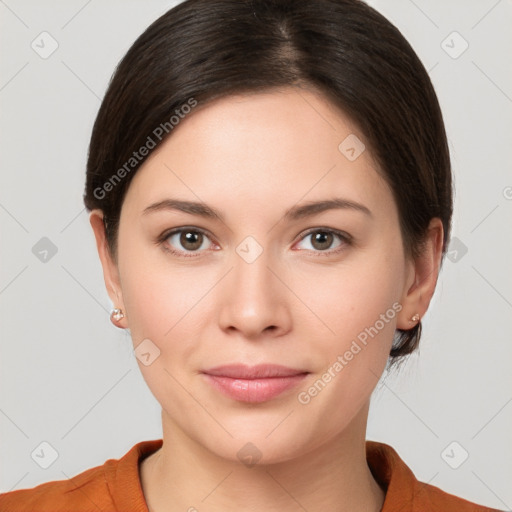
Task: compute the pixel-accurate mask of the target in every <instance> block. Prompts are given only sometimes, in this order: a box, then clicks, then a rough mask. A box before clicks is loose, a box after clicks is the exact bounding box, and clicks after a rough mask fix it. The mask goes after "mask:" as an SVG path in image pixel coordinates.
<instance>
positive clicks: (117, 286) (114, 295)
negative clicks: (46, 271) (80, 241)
mask: <svg viewBox="0 0 512 512" xmlns="http://www.w3.org/2000/svg"><path fill="white" fill-rule="evenodd" d="M89 222H90V223H91V227H92V230H93V232H94V237H95V238H96V247H97V249H98V255H99V257H100V261H101V266H102V267H103V279H104V280H105V287H106V288H107V293H108V295H109V297H110V300H111V301H112V302H113V304H114V307H115V308H119V309H122V310H123V313H124V315H125V316H124V318H122V319H120V320H118V321H115V325H116V326H117V327H120V328H122V329H126V328H127V327H128V325H127V318H126V309H125V307H124V302H123V293H122V290H121V280H120V278H119V270H118V267H117V263H116V262H115V261H114V259H113V257H112V254H111V253H110V249H109V247H108V243H107V238H106V234H105V224H104V223H103V212H102V211H101V210H98V209H96V210H92V211H91V213H90V215H89Z"/></svg>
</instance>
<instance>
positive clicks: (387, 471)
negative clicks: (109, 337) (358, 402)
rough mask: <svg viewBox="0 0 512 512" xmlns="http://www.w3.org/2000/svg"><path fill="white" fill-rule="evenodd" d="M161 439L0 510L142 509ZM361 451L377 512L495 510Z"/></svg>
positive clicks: (13, 495) (3, 497)
mask: <svg viewBox="0 0 512 512" xmlns="http://www.w3.org/2000/svg"><path fill="white" fill-rule="evenodd" d="M162 443H163V440H162V439H156V440H152V441H143V442H140V443H137V444H136V445H135V446H133V447H132V448H131V449H130V451H129V452H127V453H126V454H125V455H124V456H123V457H121V458H120V459H109V460H107V461H106V462H105V463H104V464H103V465H102V466H96V467H94V468H91V469H88V470H86V471H84V472H82V473H80V474H78V475H76V476H74V477H73V478H71V479H69V480H57V481H53V482H47V483H44V484H40V485H38V486H36V487H33V488H32V489H20V490H17V491H11V492H8V493H4V494H0V511H1V512H29V511H30V512H98V511H103V512H107V511H108V512H110V511H119V512H148V508H147V505H146V502H145V500H144V494H143V492H142V487H141V484H140V477H139V462H140V461H141V460H142V459H143V458H144V457H146V456H148V455H150V454H151V453H153V452H154V451H156V450H158V448H160V447H161V446H162ZM366 456H367V461H368V465H369V467H370V469H371V471H372V474H373V475H374V477H375V479H376V480H377V481H378V482H379V484H380V485H381V486H382V488H383V489H385V491H386V498H385V501H384V506H383V508H382V512H400V511H402V512H431V511H432V512H434V511H436V512H437V511H439V512H441V511H443V512H446V511H456V512H497V510H496V509H491V508H487V507H483V506H480V505H476V504H474V503H470V502H469V501H466V500H463V499H462V498H457V497H456V496H453V495H451V494H447V493H445V492H444V491H441V490H440V489H438V488H437V487H434V486H432V485H429V484H425V483H422V482H419V481H418V480H416V478H415V476H414V474H413V473H412V471H411V470H410V469H409V468H408V467H407V466H406V464H405V463H404V462H403V460H402V459H401V458H400V457H399V456H398V454H397V453H396V452H395V450H394V449H393V448H391V446H388V445H386V444H383V443H377V442H375V441H367V442H366Z"/></svg>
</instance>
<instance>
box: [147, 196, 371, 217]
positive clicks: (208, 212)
mask: <svg viewBox="0 0 512 512" xmlns="http://www.w3.org/2000/svg"><path fill="white" fill-rule="evenodd" d="M334 209H342V210H354V211H359V212H362V213H364V214H365V215H368V216H370V217H373V215H372V212H371V211H370V210H369V208H367V207H366V206H364V205H363V204H361V203H357V202H355V201H349V200H347V199H343V198H339V197H337V198H334V199H327V200H323V201H310V202H308V203H305V204H302V205H299V206H293V207H292V208H290V209H289V210H287V211H286V213H285V214H284V216H283V218H284V219H285V220H288V221H293V220H299V219H303V218H305V217H310V216H312V215H316V214H319V213H322V212H325V211H327V210H334ZM162 210H164V211H165V210H176V211H180V212H184V213H190V214H191V215H198V216H200V217H205V218H209V219H217V220H220V221H221V222H224V215H223V214H222V213H221V212H220V211H218V210H216V209H215V208H212V207H210V206H208V205H207V204H205V203H200V202H195V201H182V200H179V199H164V200H162V201H158V202H156V203H153V204H151V205H149V206H148V207H147V208H145V209H144V210H143V212H142V214H143V215H147V214H148V213H152V212H158V211H162Z"/></svg>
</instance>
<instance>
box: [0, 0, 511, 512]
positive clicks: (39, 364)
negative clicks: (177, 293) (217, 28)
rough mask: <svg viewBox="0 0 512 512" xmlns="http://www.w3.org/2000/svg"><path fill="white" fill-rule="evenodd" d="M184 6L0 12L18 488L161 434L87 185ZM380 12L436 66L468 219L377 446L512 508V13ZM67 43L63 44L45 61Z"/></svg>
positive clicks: (487, 7) (5, 257)
mask: <svg viewBox="0 0 512 512" xmlns="http://www.w3.org/2000/svg"><path fill="white" fill-rule="evenodd" d="M175 3H176V2H172V1H163V0H153V1H152V2H151V3H149V2H143V1H133V0H132V1H126V0H123V1H119V0H118V1H112V0H110V1H108V2H106V1H101V2H100V1H99V0H92V1H91V0H90V1H88V2H86V1H84V0H73V1H69V0H68V1H66V2H58V1H56V0H53V1H46V2H36V1H35V0H32V1H27V0H24V1H21V0H18V1H16V0H5V1H0V23H1V29H0V38H1V41H0V48H1V64H0V72H1V75H0V104H1V107H0V108H1V119H0V129H1V153H0V159H1V160H0V169H1V173H0V228H1V248H0V250H1V254H0V257H1V266H0V315H1V319H0V330H1V331H0V332H1V351H0V355H1V368H0V370H1V373H0V385H1V388H0V434H1V436H0V491H2V492H5V491H9V490H14V489H20V488H26V487H32V486H34V485H36V484H39V483H42V482H46V481H49V480H59V479H64V478H67V477H71V476H74V475H75V474H77V473H78V472H81V471H83V470H85V469H88V468H90V467H93V466H96V465H99V464H102V463H103V462H104V461H105V460H106V459H108V458H118V457H120V456H122V455H124V454H125V453H126V452H127V451H128V449H129V448H131V446H133V444H135V443H136V442H139V441H142V440H147V439H156V438H160V437H161V426H160V410H159V405H158V403H157V402H156V401H155V399H154V398H153V396H152V395H151V393H150V392H149V390H148V389H147V386H146V384H145V382H144V381H143V379H142V377H141V375H140V372H139V369H138V366H137V364H136V359H135V357H134V355H133V351H132V349H131V340H130V339H129V338H128V335H127V334H126V333H124V332H122V331H119V330H117V329H115V328H114V327H113V326H112V325H111V324H110V321H109V317H108V315H109V312H110V308H111V307H112V304H111V303H110V301H109V299H108V296H107V294H106V291H105V289H104V285H103V279H102V274H101V267H100V264H99V260H98V257H97V254H96V249H95V245H94V238H93V235H92V231H91V229H90V227H89V224H88V218H87V215H86V212H85V210H84V208H83V204H82V191H83V184H84V168H85V163H86V154H87V146H88V142H89V137H90V132H91V128H92V124H93V121H94V118H95V115H96V112H97V110H98V108H99V105H100V101H101V98H102V96H103V94H104V91H105V88H106V86H107V83H108V80H109V78H110V76H111V74H112V72H113V70H114V68H115V65H116V64H117V62H118V61H119V59H120V58H121V57H122V56H123V54H124V53H125V52H126V50H127V49H128V47H129V46H130V45H131V44H132V42H133V41H134V40H135V38H136V37H137V36H138V35H139V34H140V33H141V32H142V31H143V30H144V29H145V28H146V26H147V25H149V23H150V22H152V21H153V20H154V19H156V17H158V16H159V15H160V14H163V12H165V11H166V10H167V9H168V8H170V7H171V6H172V5H174V4H175ZM371 4H372V5H373V6H374V7H376V8H377V9H378V10H380V11H381V12H382V13H383V14H384V15H385V16H387V17H388V18H389V19H390V20H391V21H392V22H393V23H394V24H396V25H397V26H398V28H399V29H400V30H401V31H402V32H403V34H404V35H405V36H406V38H407V39H408V40H409V41H410V42H411V44H412V46H413V47H414V49H415V50H416V51H417V53H418V54H419V56H420V58H421V59H422V61H423V62H424V64H425V66H426V68H427V69H428V70H429V72H430V76H431V78H432V81H433V83H434V85H435V87H436V90H437V92H438V95H439V99H440V102H441V107H442V109H443V111H444V115H445V120H446V127H447V131H448V134H449V141H450V149H451V154H452V161H453V167H454V174H455V184H456V205H455V206H456V210H455V215H454V230H453V237H452V241H451V246H450V255H449V259H447V260H446V261H445V263H444V268H443V270H442V273H441V276H440V280H439V284H438V288H437V290H436V294H435V296H434V300H433V303H432V305H431V308H430V310H429V312H428V314H427V316H426V317H425V319H424V321H423V324H424V336H423V339H422V344H421V350H420V353H419V354H418V355H414V356H413V357H411V358H410V360H409V362H408V363H407V364H406V365H405V366H404V367H403V369H402V371H401V372H400V373H398V374H392V375H388V376H387V377H385V378H384V379H382V380H381V383H380V384H379V387H378V390H377V391H376V392H375V394H374V397H373V403H372V410H371V414H370V421H369V427H368V437H369V438H371V439H375V440H379V441H383V442H386V443H389V444H391V445H392V446H394V447H395V449H396V450H397V451H398V452H399V454H400V455H401V456H402V458H403V459H404V460H405V461H406V463H407V464H408V465H409V466H410V467H411V468H412V469H413V471H414V472H415V474H416V476H417V477H418V478H419V479H420V480H423V481H425V482H429V483H431V484H433V485H436V486H439V487H441V488H442V489H444V490H446V491H448V492H451V493H454V494H457V495H459V496H463V497H465V498H467V499H469V500H472V501H477V502H479V503H482V504H486V505H489V506H492V507H496V508H500V509H505V508H506V509H511V507H512V487H511V485H510V482H511V481H512V436H511V435H510V432H511V430H512V429H511V426H512V374H511V372H510V363H511V361H512V344H511V343H510V342H511V339H510V338H511V336H510V327H511V323H512V322H511V320H512V272H511V270H510V261H511V260H512V237H511V236H510V232H511V230H510V227H511V226H510V225H511V220H512V216H511V211H512V174H511V169H510V164H511V150H510V146H511V143H512V133H511V132H512V116H511V113H512V73H511V67H510V56H509V55H510V48H512V35H511V34H512V31H511V30H510V27H511V23H512V2H511V1H510V0H501V1H496V0H474V1H463V0H457V1H455V0H451V1H441V0H437V1H430V2H428V1H426V0H415V1H412V0H401V1H400V0H394V1H373V2H371ZM43 31H47V32H48V33H49V34H51V36H40V34H41V32H43ZM454 31H456V32H458V34H460V36H459V35H456V34H455V35H454V34H452V33H453V32H454ZM51 38H53V39H54V40H55V41H57V43H58V48H57V50H56V51H55V52H54V53H53V54H52V55H50V56H47V58H42V57H41V56H40V54H41V53H44V52H45V51H46V52H48V51H49V50H50V49H51V44H52V39H51ZM33 41H34V43H33V44H34V45H35V47H36V48H37V51H35V50H34V49H33V48H32V47H31V44H32V42H33ZM443 41H444V42H443ZM464 41H466V42H467V43H468V44H469V47H468V48H467V50H466V51H464V52H463V53H461V51H462V50H463V49H464V47H465V42H464ZM38 52H39V53H38ZM459 54H460V55H459ZM43 237H46V238H47V239H49V240H50V241H51V243H50V242H49V241H48V240H43V241H41V239H42V238H43ZM34 247H35V248H34ZM55 249H56V250H57V252H56V253H55V254H53V252H55ZM45 250H46V251H48V252H47V253H45V252H44V251H45ZM466 251H467V252H466ZM42 442H47V443H49V444H50V445H51V446H52V447H53V448H54V449H55V450H56V452H57V453H58V457H57V459H56V460H55V461H54V462H53V464H51V465H50V466H49V467H48V468H47V469H43V468H42V467H41V464H43V465H44V464H47V463H49V462H50V460H49V459H48V460H46V461H45V460H43V459H44V457H40V458H38V457H37V456H35V455H34V456H33V457H32V456H31V454H32V453H36V454H37V453H45V457H51V453H52V451H51V449H50V448H48V447H47V446H46V445H42V446H41V443H42ZM452 442H456V443H457V444H455V445H453V444H452V445H451V446H450V444H451V443H452ZM447 447H448V448H447ZM41 450H42V451H41ZM465 452H467V453H468V454H469V456H468V458H467V460H465V461H464V462H463V463H462V464H461V461H462V460H463V459H464V456H465ZM48 454H50V455H48ZM451 466H458V467H457V469H454V468H453V467H451Z"/></svg>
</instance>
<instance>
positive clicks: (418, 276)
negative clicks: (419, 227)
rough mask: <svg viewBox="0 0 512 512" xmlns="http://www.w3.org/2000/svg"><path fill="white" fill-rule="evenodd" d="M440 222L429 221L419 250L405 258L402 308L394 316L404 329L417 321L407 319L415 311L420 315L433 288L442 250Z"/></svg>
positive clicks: (409, 327) (398, 326) (442, 231)
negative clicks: (405, 273)
mask: <svg viewBox="0 0 512 512" xmlns="http://www.w3.org/2000/svg"><path fill="white" fill-rule="evenodd" d="M443 234H444V229H443V223H442V221H441V219H439V218H437V217H436V218H433V219H431V221H430V224H429V227H428V231H427V236H426V239H425V245H424V249H423V251H422V253H421V254H420V255H419V256H418V257H417V258H416V259H414V260H409V262H408V265H407V270H406V272H407V275H406V280H405V285H404V290H403V294H402V300H401V301H400V303H401V304H402V310H401V311H400V313H399V315H398V319H397V328H398V329H403V330H408V329H411V328H413V327H414V326H415V325H416V324H417V323H418V322H417V321H416V320H411V318H412V317H413V316H414V315H416V314H418V315H419V318H420V320H421V318H423V316H424V315H425V313H426V312H427V309H428V306H429V304H430V300H431V299H432V296H433V295H434V291H435V289H436V284H437V278H438V276H439V270H440V268H441V259H442V250H443Z"/></svg>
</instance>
